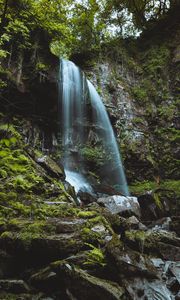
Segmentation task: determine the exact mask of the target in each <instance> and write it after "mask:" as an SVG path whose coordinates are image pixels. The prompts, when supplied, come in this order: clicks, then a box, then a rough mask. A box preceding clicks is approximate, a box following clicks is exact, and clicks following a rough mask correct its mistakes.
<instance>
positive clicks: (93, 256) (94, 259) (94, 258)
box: [84, 243, 106, 267]
mask: <svg viewBox="0 0 180 300" xmlns="http://www.w3.org/2000/svg"><path fill="white" fill-rule="evenodd" d="M86 245H87V246H89V247H90V248H91V250H90V251H89V252H88V254H87V260H86V261H85V262H84V265H97V266H101V267H104V266H105V265H106V259H105V255H104V252H103V251H102V249H100V248H97V247H95V246H93V245H92V244H88V243H86Z"/></svg>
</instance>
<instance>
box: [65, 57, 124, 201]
mask: <svg viewBox="0 0 180 300" xmlns="http://www.w3.org/2000/svg"><path fill="white" fill-rule="evenodd" d="M59 74H60V75H59V76H60V78H59V102H60V107H61V115H62V118H61V128H62V144H63V147H64V153H65V154H64V162H63V163H64V167H65V173H66V180H67V181H68V182H69V183H71V184H72V185H73V186H74V187H75V190H76V192H78V190H86V191H92V188H91V186H90V184H88V182H87V180H86V179H85V177H84V175H83V173H84V168H85V165H86V161H85V159H84V157H83V152H82V149H83V148H84V147H86V145H87V143H88V137H89V135H90V131H92V128H93V130H94V135H96V136H97V137H98V145H99V149H100V151H102V154H103V155H104V160H105V161H104V166H103V167H102V170H103V172H102V171H101V175H102V174H105V176H104V177H108V179H109V182H110V184H111V185H113V186H116V187H117V188H118V190H119V191H120V192H121V193H122V194H123V195H125V196H128V195H129V192H128V186H127V182H126V177H125V174H124V170H123V166H122V162H121V157H120V154H119V150H118V146H117V143H116V139H115V136H114V132H113V129H112V126H111V123H110V120H109V117H108V114H107V112H106V109H105V107H104V105H103V103H102V101H101V98H100V96H99V95H98V93H97V92H96V90H95V88H94V86H93V85H92V84H91V83H90V82H89V81H88V80H87V79H86V78H85V76H84V74H83V72H82V71H81V70H80V69H79V68H78V67H77V66H76V65H75V64H74V63H73V62H71V61H67V60H64V59H63V60H61V61H60V73H59ZM88 110H90V113H89V111H88ZM88 124H89V125H88ZM88 126H89V128H91V129H90V130H89V129H88ZM92 147H93V146H92Z"/></svg>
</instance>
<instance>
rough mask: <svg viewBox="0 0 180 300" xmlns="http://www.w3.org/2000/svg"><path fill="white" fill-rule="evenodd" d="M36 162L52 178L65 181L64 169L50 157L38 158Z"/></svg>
mask: <svg viewBox="0 0 180 300" xmlns="http://www.w3.org/2000/svg"><path fill="white" fill-rule="evenodd" d="M36 162H37V163H38V164H39V165H40V166H41V167H43V168H44V169H45V170H46V171H47V173H48V174H49V175H50V176H51V177H54V178H59V179H63V180H64V179H65V173H64V169H63V167H62V166H60V165H59V164H57V163H56V162H55V161H54V160H52V159H51V158H50V157H49V156H47V155H44V156H42V157H37V158H36Z"/></svg>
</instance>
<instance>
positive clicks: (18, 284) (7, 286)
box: [0, 279, 29, 293]
mask: <svg viewBox="0 0 180 300" xmlns="http://www.w3.org/2000/svg"><path fill="white" fill-rule="evenodd" d="M0 290H4V291H7V292H12V293H26V292H28V291H29V288H28V286H27V284H26V283H25V282H24V281H23V280H15V279H4V280H3V279H1V280H0Z"/></svg>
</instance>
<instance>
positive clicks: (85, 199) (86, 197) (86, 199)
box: [77, 190, 97, 204]
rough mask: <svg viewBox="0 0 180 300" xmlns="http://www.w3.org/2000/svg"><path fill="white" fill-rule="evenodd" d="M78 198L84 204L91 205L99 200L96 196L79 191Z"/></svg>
mask: <svg viewBox="0 0 180 300" xmlns="http://www.w3.org/2000/svg"><path fill="white" fill-rule="evenodd" d="M77 197H78V198H79V199H80V200H81V201H82V202H83V203H84V204H89V203H93V202H95V201H96V200H97V199H96V197H95V196H94V195H92V194H90V193H87V192H83V191H81V190H80V191H79V192H78V194H77Z"/></svg>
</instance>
